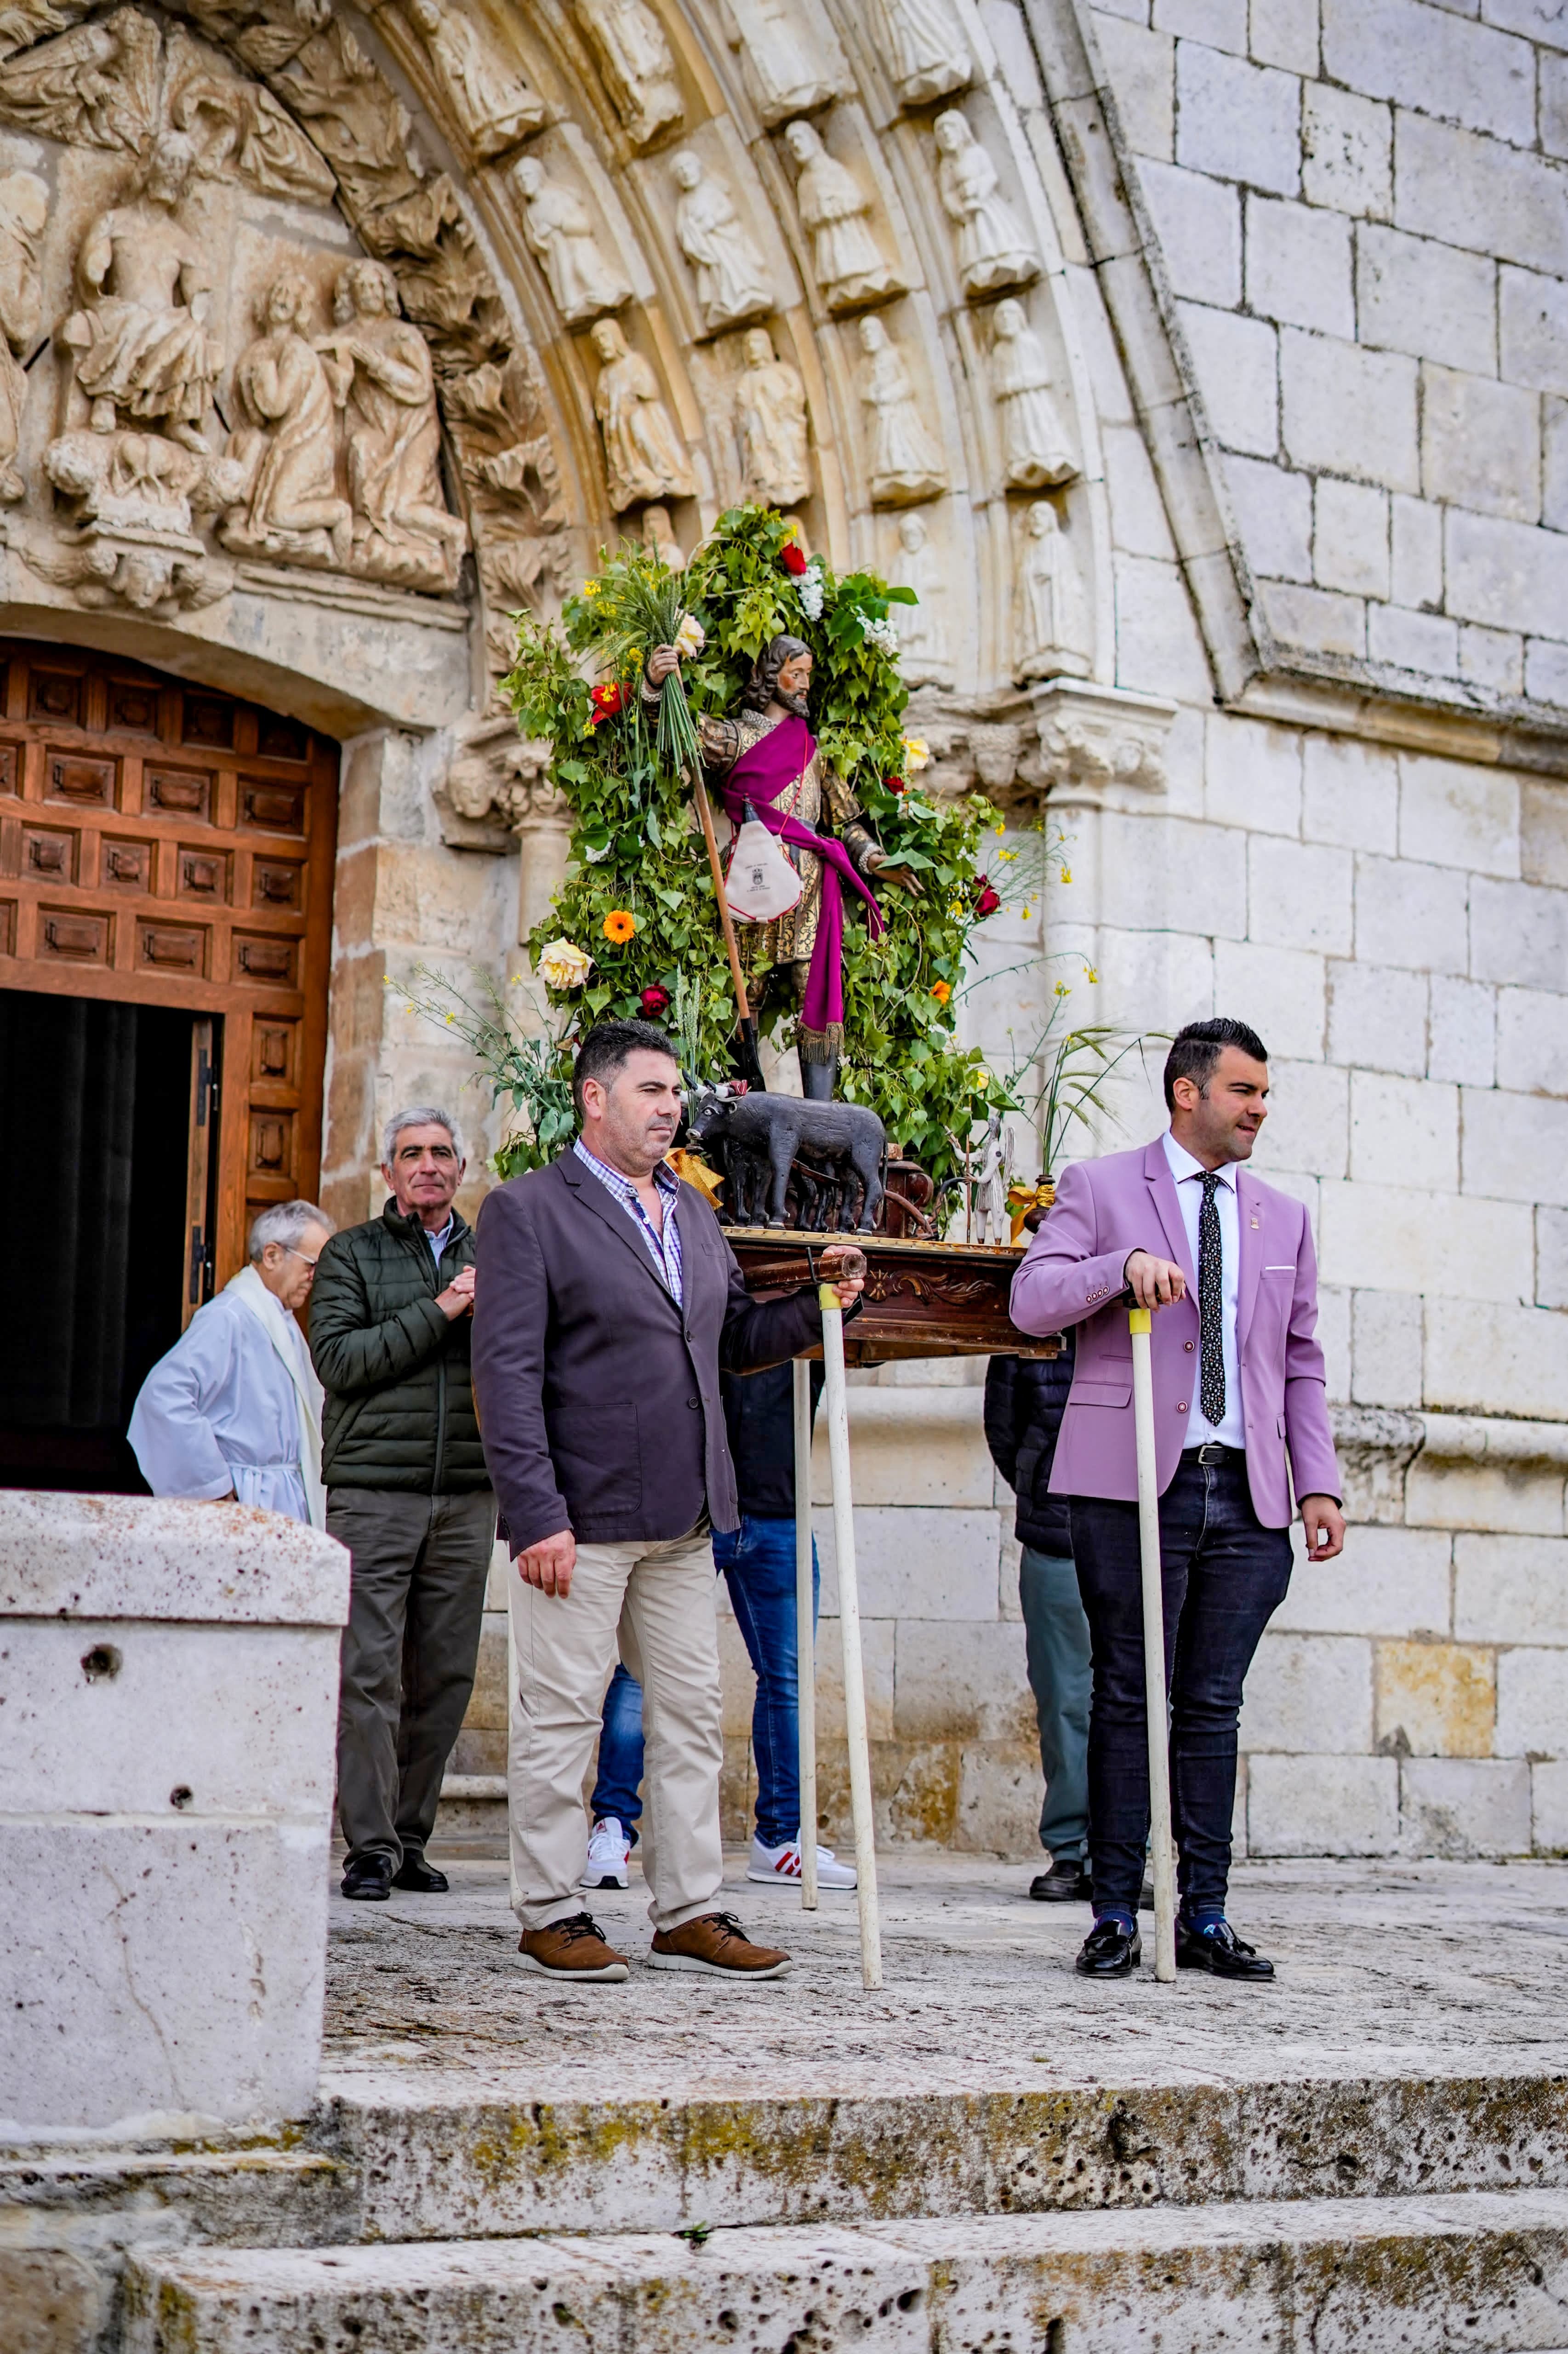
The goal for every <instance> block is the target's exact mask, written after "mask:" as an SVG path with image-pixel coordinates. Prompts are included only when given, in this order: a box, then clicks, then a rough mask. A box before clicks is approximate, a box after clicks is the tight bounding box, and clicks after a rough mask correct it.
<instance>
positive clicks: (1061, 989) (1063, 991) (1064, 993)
mask: <svg viewBox="0 0 1568 2354" xmlns="http://www.w3.org/2000/svg"><path fill="white" fill-rule="evenodd" d="M1056 994H1057V996H1058V997H1071V995H1072V994H1073V992H1072V991H1071V990H1070V989H1069V988H1068V986H1067V984H1066V982H1065V981H1058V982H1057V983H1056Z"/></svg>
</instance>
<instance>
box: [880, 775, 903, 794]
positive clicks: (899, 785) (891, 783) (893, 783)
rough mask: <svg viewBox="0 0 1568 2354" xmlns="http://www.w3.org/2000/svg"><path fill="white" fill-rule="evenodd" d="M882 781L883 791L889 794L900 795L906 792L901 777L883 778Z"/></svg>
mask: <svg viewBox="0 0 1568 2354" xmlns="http://www.w3.org/2000/svg"><path fill="white" fill-rule="evenodd" d="M882 781H883V785H884V787H885V790H887V791H888V792H890V793H902V792H905V791H906V790H908V788H907V787H906V784H905V782H904V779H903V778H902V777H884V779H883V780H882Z"/></svg>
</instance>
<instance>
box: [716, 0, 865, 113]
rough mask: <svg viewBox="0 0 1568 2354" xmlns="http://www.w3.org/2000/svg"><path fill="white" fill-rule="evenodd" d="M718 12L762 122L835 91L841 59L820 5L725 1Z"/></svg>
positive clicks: (821, 102)
mask: <svg viewBox="0 0 1568 2354" xmlns="http://www.w3.org/2000/svg"><path fill="white" fill-rule="evenodd" d="M724 15H725V16H726V18H727V27H726V31H727V37H728V40H729V45H730V47H731V48H733V49H738V50H739V51H740V53H741V56H742V58H743V60H744V69H745V76H746V80H747V82H748V83H749V84H750V87H751V90H752V94H753V96H754V97H755V98H756V101H757V109H758V113H759V114H760V115H761V117H762V120H763V121H764V122H782V121H783V119H784V117H785V116H786V115H787V114H799V113H800V112H801V111H803V110H804V109H808V108H810V107H813V106H825V105H826V103H827V101H829V99H831V98H834V97H836V96H837V95H838V90H839V80H840V69H841V66H842V58H841V57H840V55H839V54H838V50H837V44H836V42H834V41H833V38H832V33H831V32H830V31H828V29H827V28H826V27H825V25H824V23H823V21H822V17H821V11H820V10H818V11H812V10H809V9H805V8H802V7H801V5H800V0H725V6H724ZM813 16H815V19H816V21H815V22H813V21H812V18H813Z"/></svg>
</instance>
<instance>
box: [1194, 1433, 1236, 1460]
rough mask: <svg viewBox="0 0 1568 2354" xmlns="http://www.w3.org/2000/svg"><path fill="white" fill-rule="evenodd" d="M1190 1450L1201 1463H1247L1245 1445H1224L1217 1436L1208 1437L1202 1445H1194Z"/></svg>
mask: <svg viewBox="0 0 1568 2354" xmlns="http://www.w3.org/2000/svg"><path fill="white" fill-rule="evenodd" d="M1190 1452H1191V1453H1192V1454H1193V1455H1195V1456H1196V1457H1197V1458H1198V1460H1199V1462H1200V1463H1245V1461H1246V1449H1245V1447H1224V1446H1222V1444H1221V1442H1220V1441H1219V1440H1218V1439H1217V1438H1206V1439H1205V1440H1204V1441H1203V1444H1202V1447H1192V1449H1191V1450H1190Z"/></svg>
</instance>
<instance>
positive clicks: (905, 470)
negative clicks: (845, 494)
mask: <svg viewBox="0 0 1568 2354" xmlns="http://www.w3.org/2000/svg"><path fill="white" fill-rule="evenodd" d="M860 347H861V350H862V351H863V353H864V354H865V359H864V361H863V365H862V367H861V372H860V398H861V402H862V405H863V408H865V410H866V444H867V465H866V472H867V473H868V474H869V475H870V477H871V495H872V497H873V498H874V500H875V501H876V503H877V504H878V505H879V506H894V507H897V506H909V505H911V504H913V503H914V502H915V501H916V499H928V498H933V497H935V495H936V493H938V491H945V490H946V489H947V487H948V472H947V468H946V466H945V464H944V463H943V460H942V452H941V450H940V448H939V447H938V443H937V440H936V439H935V437H934V436H933V434H932V432H931V429H930V427H929V426H928V425H927V422H926V420H925V419H924V418H923V417H922V416H921V414H920V404H919V402H918V401H917V400H916V398H915V387H914V385H913V384H912V383H911V381H910V377H909V371H908V369H907V368H906V366H905V365H904V355H903V353H902V352H901V351H900V350H899V348H898V346H897V345H896V344H895V342H894V341H893V338H892V336H891V335H890V334H888V332H887V330H886V328H885V326H884V325H883V323H882V321H881V320H880V319H878V318H875V317H872V318H869V319H863V320H862V321H861V323H860Z"/></svg>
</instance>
